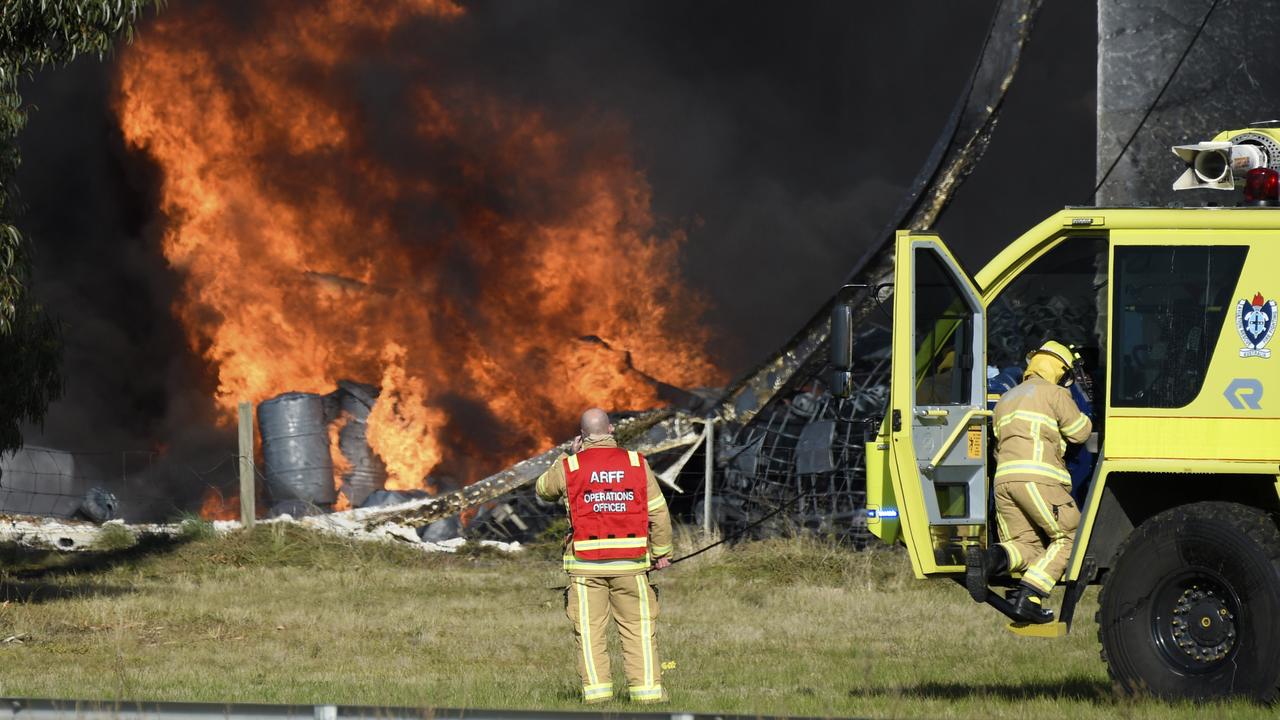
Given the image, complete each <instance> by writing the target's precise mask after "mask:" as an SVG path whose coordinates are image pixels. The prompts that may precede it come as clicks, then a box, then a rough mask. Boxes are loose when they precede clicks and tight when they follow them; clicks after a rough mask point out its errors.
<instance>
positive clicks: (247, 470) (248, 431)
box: [240, 402, 255, 528]
mask: <svg viewBox="0 0 1280 720" xmlns="http://www.w3.org/2000/svg"><path fill="white" fill-rule="evenodd" d="M254 497H255V492H254V482H253V405H251V404H250V403H247V402H242V403H240V523H241V524H242V525H244V526H245V527H246V528H251V527H253V519H254V510H255V508H254V506H253V505H254Z"/></svg>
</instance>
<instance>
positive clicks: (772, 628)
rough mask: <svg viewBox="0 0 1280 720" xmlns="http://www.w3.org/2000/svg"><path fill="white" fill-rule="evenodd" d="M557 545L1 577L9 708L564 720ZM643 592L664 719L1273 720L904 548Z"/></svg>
mask: <svg viewBox="0 0 1280 720" xmlns="http://www.w3.org/2000/svg"><path fill="white" fill-rule="evenodd" d="M685 544H686V548H687V547H688V545H689V544H690V541H689V540H686V542H685ZM553 555H554V552H549V551H548V549H546V548H544V549H541V550H539V549H533V550H530V551H527V552H526V553H524V554H522V555H518V556H514V557H507V556H501V555H498V554H496V553H493V552H490V551H485V552H478V553H471V554H460V555H457V556H448V555H432V556H424V555H422V554H420V553H418V552H416V551H413V550H410V549H407V548H403V547H398V546H391V545H378V544H353V543H349V542H345V541H341V540H337V539H334V538H331V537H327V536H321V535H316V534H313V533H309V532H305V531H302V530H300V529H297V528H289V527H284V526H274V527H259V528H258V529H256V530H255V531H253V532H252V533H245V532H240V533H234V534H231V535H228V536H224V537H221V538H211V537H202V538H197V539H193V540H191V541H190V542H186V543H183V544H180V545H177V546H168V547H158V548H150V549H148V548H134V549H132V550H130V551H126V552H123V553H120V554H117V555H115V556H113V557H100V558H97V559H95V560H93V561H91V562H79V563H74V562H73V563H72V564H69V565H65V566H63V567H60V568H57V569H54V570H27V571H21V570H16V569H13V570H11V571H10V572H9V575H8V577H7V579H6V580H5V581H4V583H3V586H2V589H3V592H4V593H5V597H6V598H7V602H5V603H4V604H3V606H2V607H0V640H3V642H2V643H0V662H2V663H3V668H4V670H3V673H2V674H0V677H2V678H3V679H2V680H0V694H3V695H6V696H26V697H70V698H91V699H130V700H173V701H234V702H270V703H322V702H323V703H339V704H362V705H412V706H425V705H434V706H439V707H509V708H537V709H548V708H566V709H576V708H578V707H579V705H578V703H577V699H576V698H577V689H576V688H577V678H576V674H575V672H574V669H573V665H572V663H573V657H574V655H573V651H572V644H571V642H572V641H571V639H570V635H569V625H568V621H567V620H566V619H565V616H564V612H563V606H562V598H561V595H560V593H559V592H557V591H554V590H551V589H549V588H552V587H555V586H559V585H563V582H564V581H563V577H564V576H563V574H562V573H561V572H560V571H559V568H558V563H557V562H556V561H555V560H554V558H553ZM15 562H16V559H14V558H9V560H8V562H7V563H6V566H7V567H10V568H13V567H14V563H15ZM655 578H656V583H657V584H658V585H659V586H660V588H661V592H662V596H661V605H662V608H661V617H660V619H659V621H658V622H659V626H658V632H659V649H660V652H661V654H662V656H663V659H664V660H667V661H675V662H676V667H675V669H673V670H670V671H668V672H667V674H666V677H665V685H666V686H667V688H668V690H669V692H670V694H671V698H672V703H671V705H670V706H668V708H669V709H672V710H677V709H678V710H691V711H703V712H734V713H780V714H783V713H785V714H794V715H817V716H831V715H835V716H849V715H852V716H870V717H963V718H979V717H981V718H1002V717H1007V718H1018V719H1019V720H1025V719H1026V718H1042V717H1073V718H1110V717H1117V716H1118V717H1125V718H1161V719H1162V720H1170V719H1172V718H1183V717H1185V718H1191V717H1275V715H1274V711H1273V710H1267V709H1262V708H1256V707H1253V706H1250V705H1248V704H1244V703H1236V704H1229V705H1216V706H1212V707H1205V706H1194V705H1172V706H1171V705H1167V704H1163V703H1159V702H1154V701H1150V700H1136V701H1135V700H1130V699H1125V698H1118V697H1116V696H1115V695H1114V694H1113V693H1112V690H1111V686H1110V684H1109V682H1108V681H1107V677H1106V671H1105V669H1104V667H1103V665H1102V663H1101V661H1100V660H1099V659H1098V647H1097V641H1096V628H1095V625H1094V623H1093V621H1092V617H1093V612H1094V609H1095V607H1096V593H1095V592H1093V591H1091V592H1090V593H1089V594H1088V595H1087V596H1086V598H1085V601H1084V603H1083V607H1082V608H1081V611H1080V612H1079V613H1078V618H1079V619H1078V621H1077V623H1076V627H1075V630H1074V631H1073V633H1072V635H1071V636H1070V637H1068V638H1066V639H1063V640H1056V641H1049V640H1031V639H1024V638H1018V637H1015V636H1013V635H1011V634H1010V633H1008V632H1007V631H1006V630H1005V629H1004V628H1003V623H1002V622H1001V620H1000V618H999V617H998V616H997V615H996V614H995V613H994V612H993V611H990V610H988V609H986V608H984V607H980V606H978V605H975V604H974V603H973V602H972V601H970V600H969V599H968V596H967V595H966V594H965V593H964V591H963V590H962V589H961V588H959V587H958V586H956V585H954V584H952V583H945V582H920V581H916V580H914V579H913V578H912V577H911V573H910V569H909V567H908V564H907V559H906V556H905V555H904V554H902V553H900V552H893V551H887V550H880V551H874V552H871V551H869V552H862V553H856V552H852V551H849V550H846V549H843V548H839V547H833V546H829V545H826V544H823V543H821V542H817V541H812V540H778V541H768V542H760V543H750V544H743V545H739V546H737V547H735V548H732V549H729V550H725V551H723V552H721V551H720V549H717V550H715V551H712V552H710V553H707V554H705V555H703V556H701V557H699V558H696V559H694V560H691V561H690V562H688V563H685V564H682V565H678V566H676V567H673V568H671V569H670V570H667V571H664V572H662V573H658V574H656V575H655ZM615 649H616V648H615ZM614 667H615V673H618V672H620V671H621V662H620V661H618V660H617V658H616V653H615V662H614ZM616 685H617V686H618V687H622V686H624V685H625V682H624V681H623V680H622V678H621V677H618V678H617V681H616ZM605 707H606V708H608V707H613V708H615V709H628V708H630V707H631V706H628V705H626V704H625V703H622V702H618V703H616V704H613V705H610V706H605Z"/></svg>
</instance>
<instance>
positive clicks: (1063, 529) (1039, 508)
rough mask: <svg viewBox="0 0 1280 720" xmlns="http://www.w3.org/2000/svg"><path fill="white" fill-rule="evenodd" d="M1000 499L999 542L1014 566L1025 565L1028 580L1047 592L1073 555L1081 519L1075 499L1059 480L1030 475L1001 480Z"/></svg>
mask: <svg viewBox="0 0 1280 720" xmlns="http://www.w3.org/2000/svg"><path fill="white" fill-rule="evenodd" d="M995 501H996V522H997V530H998V532H999V534H1000V541H1001V542H1000V546H1001V547H1002V548H1004V550H1005V552H1006V553H1007V554H1008V555H1009V569H1010V571H1011V572H1017V571H1022V581H1023V582H1024V583H1026V584H1027V585H1030V586H1031V587H1033V588H1035V589H1036V590H1038V591H1040V592H1041V593H1043V594H1045V595H1048V594H1049V591H1051V590H1052V589H1053V586H1054V585H1056V584H1057V582H1058V580H1059V579H1060V578H1061V577H1062V573H1063V571H1064V570H1066V567H1067V562H1068V561H1069V560H1070V559H1071V548H1072V546H1073V545H1074V544H1075V535H1076V528H1077V527H1078V526H1079V525H1080V511H1079V509H1078V508H1076V504H1075V501H1074V500H1072V499H1071V495H1070V494H1069V493H1068V492H1067V489H1066V488H1064V487H1063V486H1061V485H1059V484H1057V483H1044V482H1036V481H1034V480H1027V479H1021V480H1015V479H1008V480H1002V481H1000V482H997V483H996V487H995ZM1042 537H1043V538H1044V539H1045V540H1047V545H1046V542H1045V540H1042V539H1041V538H1042Z"/></svg>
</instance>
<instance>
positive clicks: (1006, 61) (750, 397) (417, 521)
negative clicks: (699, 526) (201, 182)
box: [0, 0, 1042, 550]
mask: <svg viewBox="0 0 1280 720" xmlns="http://www.w3.org/2000/svg"><path fill="white" fill-rule="evenodd" d="M1041 2H1042V0H1004V1H1003V2H1001V3H1000V5H999V6H998V7H997V9H996V11H995V13H994V15H993V17H992V20H991V23H990V27H989V28H988V32H987V35H986V38H985V40H984V43H983V45H982V49H981V52H980V54H979V58H978V61H977V64H976V65H975V67H974V69H973V72H972V73H971V75H970V78H969V81H968V83H967V85H966V87H965V88H964V90H963V92H962V93H961V95H960V98H959V99H958V101H957V103H956V105H955V107H954V108H953V110H952V112H951V114H950V116H949V117H948V120H947V124H946V126H945V127H944V128H943V130H942V132H941V134H940V135H939V138H938V140H937V141H936V142H935V144H934V146H933V148H932V149H931V152H930V153H929V155H928V157H927V158H926V160H925V162H924V165H923V167H922V168H921V169H920V171H919V173H918V174H917V175H916V177H915V179H914V180H913V182H912V184H911V186H910V187H909V189H908V190H907V192H906V193H905V195H904V196H903V198H902V199H901V201H900V203H899V206H898V208H897V209H896V211H895V213H894V214H893V215H892V217H891V219H890V221H889V222H888V223H887V224H886V226H885V227H884V229H883V230H882V231H881V232H880V234H879V235H878V236H877V238H876V242H874V243H871V244H870V246H869V248H868V250H867V251H866V252H865V253H864V254H863V255H862V257H861V258H860V259H859V260H858V262H857V263H856V264H855V265H854V268H853V270H852V271H851V272H850V273H849V274H848V276H847V280H846V284H845V286H844V288H843V290H842V291H841V292H842V293H845V295H846V297H848V298H849V299H852V300H853V301H854V308H855V310H854V320H855V325H856V327H857V328H858V332H857V333H856V335H855V343H856V346H857V348H858V353H857V360H858V366H857V368H856V370H855V373H854V386H853V392H852V393H851V395H850V397H848V398H847V399H840V398H836V397H835V396H833V395H832V394H831V393H830V392H829V391H828V389H827V382H826V380H825V378H824V377H823V370H824V369H825V366H826V359H827V358H826V355H827V352H826V349H827V344H828V342H827V341H828V331H829V327H830V325H829V320H828V314H829V312H830V308H831V305H832V303H833V302H834V301H835V297H833V298H832V299H831V300H830V301H828V302H827V304H826V305H824V306H823V307H822V308H820V309H819V310H818V311H817V312H816V313H815V314H814V315H813V316H812V318H811V319H810V320H809V321H808V323H806V324H805V326H804V327H803V328H802V329H801V330H800V331H799V332H797V333H796V334H795V335H794V336H793V337H792V338H791V339H790V340H789V341H788V342H787V343H786V344H785V345H784V346H783V347H782V348H781V349H780V350H779V351H778V352H776V353H775V354H774V355H773V356H772V357H770V358H769V359H768V360H767V361H765V362H763V363H761V364H760V365H759V366H757V367H756V368H754V369H753V370H752V371H750V372H748V373H747V374H746V375H744V376H743V377H741V378H740V379H739V380H737V381H736V382H735V383H733V384H732V385H731V386H729V387H728V388H727V389H726V390H725V391H724V392H723V394H721V395H720V396H719V397H718V398H714V399H707V398H702V397H700V396H696V395H694V394H691V393H685V392H683V391H678V390H677V392H676V394H677V395H680V396H682V398H681V399H682V402H679V403H677V404H676V405H674V406H672V407H669V408H665V409H660V410H654V411H650V412H646V413H641V414H638V415H635V416H632V417H628V418H626V419H623V420H621V421H620V422H618V423H617V427H618V437H619V440H620V441H621V442H622V444H624V445H626V446H627V447H629V448H633V449H635V450H639V451H640V452H643V453H645V454H646V455H647V456H649V457H650V459H651V461H652V464H653V466H654V467H655V469H660V470H659V472H658V474H659V477H660V479H661V480H662V481H663V482H664V483H666V484H667V485H668V486H671V487H673V488H675V489H676V490H678V491H680V492H683V491H684V490H683V489H682V488H679V487H678V486H677V484H676V478H677V476H678V475H679V474H680V472H681V470H682V469H683V468H684V467H685V465H686V464H687V463H689V462H690V460H691V459H692V458H693V457H694V456H695V455H696V454H697V451H698V450H699V449H702V450H703V452H704V458H705V457H707V456H710V457H711V458H713V459H714V463H715V466H716V467H717V468H718V470H719V473H718V476H717V477H716V478H715V480H714V482H712V481H711V478H710V474H711V471H710V470H708V472H707V479H708V489H710V488H711V487H712V486H714V496H712V495H707V496H706V497H704V498H703V500H704V502H703V503H699V504H698V505H696V506H695V508H694V514H695V518H696V519H697V520H698V521H699V522H700V523H707V522H708V521H709V524H714V525H716V526H718V527H719V528H720V530H721V531H722V532H723V533H725V534H733V533H736V532H739V531H741V530H742V529H744V528H747V527H748V526H749V525H751V524H752V523H753V522H757V521H758V520H759V519H761V518H765V517H769V519H770V521H769V523H768V524H765V525H761V526H760V527H758V528H755V532H757V533H759V534H769V533H771V532H777V531H778V530H780V529H781V528H782V527H790V528H796V527H799V528H806V529H810V530H817V531H821V532H824V533H828V534H832V535H835V536H838V537H841V538H842V539H845V540H847V541H851V542H853V543H855V544H860V543H862V542H865V541H866V539H867V538H868V536H867V534H866V526H865V515H864V502H865V475H864V449H863V439H864V434H865V430H866V426H867V424H868V423H870V422H875V421H877V420H878V419H879V416H880V415H881V414H882V413H883V408H884V406H885V404H886V402H887V399H888V380H889V377H888V372H889V371H888V361H889V347H890V342H889V341H890V322H889V317H888V315H887V313H886V312H885V310H886V306H885V305H884V301H885V300H886V299H887V295H888V294H890V293H891V287H892V280H893V237H894V232H895V231H896V230H897V229H899V228H909V229H913V230H923V229H925V228H929V227H931V226H933V225H934V223H935V222H936V221H937V219H938V217H939V215H940V214H941V213H942V211H943V210H944V209H945V208H946V207H947V205H948V203H949V202H950V201H951V199H952V196H953V195H954V193H955V191H956V190H957V189H958V188H959V186H960V185H961V183H963V182H964V180H965V178H966V177H967V176H968V175H969V174H970V173H971V172H972V171H973V169H974V167H975V166H976V164H977V163H978V161H979V160H980V159H981V158H982V155H983V153H984V152H985V150H986V148H987V145H988V144H989V142H990V139H991V135H992V133H993V132H994V131H995V127H996V121H997V119H998V116H999V112H1000V109H1001V105H1002V103H1003V101H1004V98H1005V96H1006V94H1007V93H1008V90H1009V87H1010V85H1011V84H1012V82H1013V78H1014V75H1015V73H1016V72H1017V69H1018V65H1019V61H1020V59H1021V55H1022V51H1023V49H1024V48H1025V46H1026V43H1027V42H1028V40H1029V38H1030V35H1031V31H1032V26H1033V24H1034V20H1035V17H1036V14H1037V13H1038V11H1039V9H1040V6H1041ZM655 382H656V381H655ZM664 389H665V390H670V388H664ZM348 390H350V389H349V388H348ZM357 395H359V393H357ZM348 410H349V409H348ZM364 414H367V408H366V409H365V413H364ZM264 435H265V433H264ZM713 440H714V441H713ZM344 442H345V441H344ZM567 447H568V443H567V442H566V443H563V444H561V445H559V446H557V447H554V448H551V449H550V450H547V451H546V452H543V453H541V454H539V455H536V456H534V457H531V458H528V459H526V460H523V461H521V462H518V463H516V464H515V465H512V466H511V467H508V468H506V469H504V470H502V471H501V472H498V473H496V474H494V475H491V476H489V477H487V478H485V479H483V480H481V481H479V482H476V483H474V484H472V485H469V486H466V487H463V488H461V489H458V490H455V491H453V492H448V493H443V494H440V495H436V496H432V497H424V498H419V499H413V500H410V501H408V502H400V503H396V504H386V505H382V506H378V507H368V506H366V507H360V508H356V509H352V510H345V511H341V512H335V513H331V514H326V515H320V516H315V517H308V518H303V519H302V520H301V522H304V523H305V524H307V525H310V526H313V527H316V528H318V529H321V530H329V531H335V532H341V533H343V534H347V535H351V536H356V537H369V538H383V537H398V538H401V539H405V540H411V541H413V542H425V543H426V545H430V546H431V547H430V548H429V549H443V550H449V549H452V548H456V545H454V546H450V545H448V543H445V544H440V543H438V542H437V543H432V542H429V541H430V540H431V539H432V538H434V539H436V540H440V539H442V538H444V537H449V536H450V535H456V534H457V530H458V529H459V527H460V525H459V523H458V522H457V520H456V518H457V517H458V516H459V514H460V513H462V512H463V511H465V510H469V509H473V508H474V509H476V510H477V511H476V514H475V517H474V518H473V519H472V520H471V522H470V524H469V528H468V532H467V534H468V535H469V536H471V537H474V538H487V539H488V540H487V541H489V542H494V541H495V540H501V539H513V538H517V537H525V538H527V537H530V536H531V535H533V534H534V533H536V531H538V530H540V529H541V528H542V527H543V526H545V525H546V524H547V523H548V522H549V521H550V519H551V518H552V517H554V516H556V515H557V513H556V512H555V511H554V510H552V509H549V508H547V507H546V505H545V504H543V503H541V502H540V501H538V500H536V499H535V498H534V497H533V493H532V491H531V485H532V483H533V481H534V480H535V479H537V477H538V476H539V475H541V474H542V473H543V472H544V471H545V470H546V469H547V467H549V466H550V465H551V463H552V462H554V460H555V459H556V458H557V457H559V455H560V454H561V453H562V452H564V451H565V450H566V449H567ZM346 449H347V448H346V446H345V445H344V446H343V451H344V452H346ZM357 464H359V463H357ZM708 467H710V464H708ZM365 494H366V495H367V493H365ZM389 499H391V500H394V499H395V497H394V496H392V497H391V498H389ZM790 503H794V506H793V507H791V508H789V509H784V508H782V507H781V506H782V505H784V504H790ZM779 510H785V511H783V512H778V511H779ZM117 522H118V521H117ZM432 523H437V525H438V526H439V525H444V526H446V529H444V530H441V531H439V532H436V533H425V534H424V533H422V532H420V529H423V528H425V527H426V526H429V525H431V524H432ZM230 524H234V523H230ZM6 526H7V527H6ZM94 528H96V526H87V527H79V528H77V527H76V526H74V525H68V524H65V523H50V522H38V521H34V520H31V519H17V518H13V519H11V520H10V521H9V522H7V523H3V524H0V535H3V537H4V538H5V539H7V540H10V541H17V542H20V543H24V544H31V545H40V546H45V547H56V548H59V549H63V550H79V549H86V548H89V547H92V546H93V538H94V536H95V534H96V532H97V531H96V529H94ZM131 528H132V530H133V531H134V533H135V535H140V536H147V535H174V534H176V533H177V532H180V528H179V527H178V526H175V525H135V526H131ZM499 544H502V543H499Z"/></svg>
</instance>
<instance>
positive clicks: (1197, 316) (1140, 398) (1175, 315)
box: [1111, 245, 1248, 408]
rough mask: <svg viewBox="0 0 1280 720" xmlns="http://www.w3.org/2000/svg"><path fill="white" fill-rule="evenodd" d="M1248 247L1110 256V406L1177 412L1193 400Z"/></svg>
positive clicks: (1122, 251)
mask: <svg viewBox="0 0 1280 720" xmlns="http://www.w3.org/2000/svg"><path fill="white" fill-rule="evenodd" d="M1247 254H1248V248H1247V247H1243V246H1217V245H1215V246H1193V245H1175V246H1147V245H1143V246H1128V247H1117V248H1116V250H1115V263H1116V268H1115V289H1114V293H1115V301H1114V305H1115V318H1114V326H1113V328H1112V337H1113V342H1114V344H1115V346H1114V348H1113V349H1112V353H1111V357H1112V363H1113V365H1112V367H1113V370H1112V385H1111V403H1112V405H1114V406H1116V407H1152V408H1177V407H1183V406H1185V405H1186V404H1188V403H1190V402H1191V401H1192V400H1194V399H1195V397H1196V396H1197V395H1199V394H1200V387H1201V386H1202V385H1203V384H1204V378H1205V373H1206V372H1208V369H1209V361H1210V360H1211V359H1212V358H1213V350H1214V346H1215V345H1216V344H1217V341H1218V334H1219V333H1220V332H1221V331H1222V328H1223V324H1224V323H1225V322H1226V320H1227V313H1228V311H1229V308H1230V306H1231V295H1232V292H1234V290H1235V287H1236V282H1237V281H1238V280H1239V278H1240V269H1241V268H1242V267H1243V266H1244V259H1245V256H1246V255H1247Z"/></svg>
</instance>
